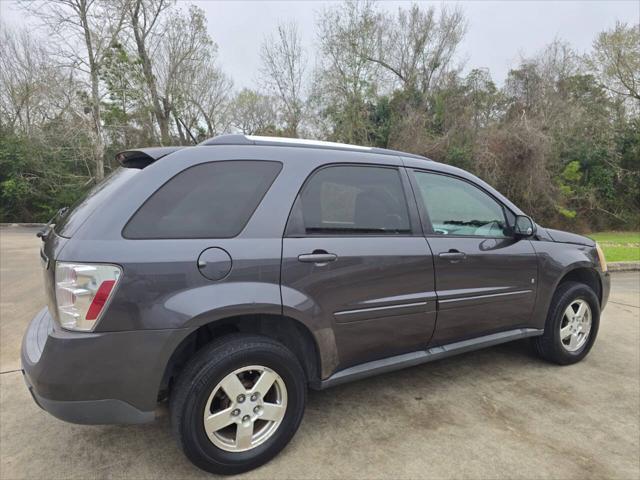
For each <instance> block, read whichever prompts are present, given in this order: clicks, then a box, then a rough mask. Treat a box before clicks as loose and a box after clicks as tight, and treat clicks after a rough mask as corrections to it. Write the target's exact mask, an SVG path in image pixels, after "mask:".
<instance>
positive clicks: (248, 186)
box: [123, 160, 282, 239]
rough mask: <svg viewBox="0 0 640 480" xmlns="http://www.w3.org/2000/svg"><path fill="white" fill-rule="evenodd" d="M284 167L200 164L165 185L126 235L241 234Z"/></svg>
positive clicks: (244, 163) (247, 163) (273, 164)
mask: <svg viewBox="0 0 640 480" xmlns="http://www.w3.org/2000/svg"><path fill="white" fill-rule="evenodd" d="M281 169H282V164H281V163H279V162H267V161H244V160H233V161H224V162H211V163H204V164H200V165H196V166H194V167H191V168H188V169H186V170H184V171H183V172H181V173H179V174H178V175H176V176H175V177H173V178H172V179H171V180H169V181H168V182H167V183H165V184H164V185H163V186H162V187H160V188H159V189H158V190H157V191H156V192H155V193H154V194H153V195H151V197H149V199H148V200H147V201H146V202H145V203H144V204H143V205H142V207H140V209H139V210H138V211H137V212H136V213H135V215H134V216H133V217H132V218H131V220H130V221H129V223H128V224H127V225H126V226H125V228H124V231H123V235H124V237H126V238H134V239H135V238H230V237H235V236H236V235H238V234H239V233H240V232H241V231H242V229H243V228H244V226H245V225H246V224H247V222H248V221H249V218H251V215H252V214H253V212H254V211H255V209H256V208H257V207H258V205H259V204H260V201H261V200H262V197H264V195H265V193H267V190H268V189H269V187H270V186H271V184H272V183H273V181H274V180H275V178H276V177H277V176H278V173H279V172H280V170H281Z"/></svg>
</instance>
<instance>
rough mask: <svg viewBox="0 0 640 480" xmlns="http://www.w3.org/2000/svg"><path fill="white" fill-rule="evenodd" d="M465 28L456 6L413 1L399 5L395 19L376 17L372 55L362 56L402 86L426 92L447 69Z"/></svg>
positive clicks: (368, 50)
mask: <svg viewBox="0 0 640 480" xmlns="http://www.w3.org/2000/svg"><path fill="white" fill-rule="evenodd" d="M465 30H466V22H465V19H464V14H463V13H462V11H461V10H460V9H458V8H455V9H453V10H449V9H447V8H443V9H442V10H441V12H440V15H437V14H436V11H435V8H434V7H429V8H427V9H423V8H422V7H420V6H419V5H417V4H414V5H412V6H411V8H409V9H407V10H405V9H402V8H400V9H399V10H398V14H397V16H396V17H395V18H393V17H391V16H390V15H385V16H380V17H379V18H378V25H377V31H376V32H375V35H374V36H373V37H372V39H371V41H372V42H376V44H377V48H376V52H375V54H372V53H371V52H370V49H366V50H363V51H362V52H361V54H362V56H363V57H364V58H366V59H367V60H370V61H372V62H375V63H377V64H379V65H380V66H381V67H383V68H384V69H385V70H386V71H387V72H388V73H389V74H391V75H392V76H393V77H395V78H396V80H398V81H399V82H400V83H401V85H402V86H403V88H405V89H411V90H415V91H418V92H420V93H422V94H426V93H427V92H428V91H429V90H430V89H431V88H432V87H433V86H434V85H436V84H437V83H438V82H439V81H440V79H442V78H443V77H444V75H445V74H446V73H447V72H448V71H449V70H450V69H451V64H452V61H453V57H454V54H455V52H456V50H457V48H458V46H459V44H460V42H461V41H462V38H463V36H464V33H465Z"/></svg>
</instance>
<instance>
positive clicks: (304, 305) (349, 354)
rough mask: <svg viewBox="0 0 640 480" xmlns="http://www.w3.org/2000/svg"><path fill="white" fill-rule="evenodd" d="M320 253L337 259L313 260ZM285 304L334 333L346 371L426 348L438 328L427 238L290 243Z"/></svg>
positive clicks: (285, 242) (284, 263)
mask: <svg viewBox="0 0 640 480" xmlns="http://www.w3.org/2000/svg"><path fill="white" fill-rule="evenodd" d="M317 250H322V251H326V252H328V253H331V254H334V255H335V256H336V258H335V260H333V261H329V262H324V263H323V262H319V263H308V262H301V261H300V260H299V258H298V257H299V256H300V255H304V254H308V253H312V252H314V251H317ZM282 285H283V289H282V297H283V298H282V302H283V306H284V308H285V313H286V312H287V310H297V311H298V312H300V313H301V314H303V315H304V316H305V317H307V318H309V319H310V320H311V321H312V323H313V324H315V325H317V328H318V329H321V328H331V329H333V331H334V335H335V342H336V348H337V355H338V359H337V363H338V365H339V368H344V367H347V366H350V365H354V364H357V363H362V362H365V361H369V360H373V359H375V358H381V357H384V356H387V355H393V354H397V353H403V352H407V351H411V350H417V349H419V348H421V347H424V346H426V344H427V343H428V341H429V339H430V338H431V335H432V333H433V330H434V327H435V320H436V303H435V292H434V290H435V288H434V277H433V264H432V259H431V252H430V251H429V248H428V246H427V244H426V242H425V240H424V238H422V237H410V236H407V237H393V236H389V237H340V238H331V237H318V238H312V237H311V238H285V239H284V240H283V255H282Z"/></svg>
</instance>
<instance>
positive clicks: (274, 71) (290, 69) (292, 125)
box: [260, 22, 306, 137]
mask: <svg viewBox="0 0 640 480" xmlns="http://www.w3.org/2000/svg"><path fill="white" fill-rule="evenodd" d="M260 58H261V60H262V66H261V68H260V73H261V75H262V81H263V82H264V85H265V87H266V89H267V91H269V92H270V93H271V94H273V95H274V96H276V97H277V98H278V99H279V100H280V103H281V104H282V107H283V110H284V113H283V116H284V124H285V133H286V134H287V135H288V136H291V137H297V136H298V128H299V126H300V122H301V121H302V115H303V108H304V99H303V94H302V87H303V80H304V72H305V69H306V56H305V53H304V51H303V48H302V44H301V39H300V35H299V33H298V26H297V25H296V24H295V23H293V22H291V23H282V24H280V25H278V27H277V31H276V35H275V36H273V35H271V36H268V37H267V38H265V40H264V41H263V42H262V48H261V50H260Z"/></svg>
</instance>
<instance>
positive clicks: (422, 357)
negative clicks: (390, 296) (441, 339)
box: [311, 328, 544, 390]
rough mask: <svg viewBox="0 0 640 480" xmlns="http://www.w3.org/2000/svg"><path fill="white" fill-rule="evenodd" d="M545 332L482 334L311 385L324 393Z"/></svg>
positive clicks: (358, 367)
mask: <svg viewBox="0 0 640 480" xmlns="http://www.w3.org/2000/svg"><path fill="white" fill-rule="evenodd" d="M543 333H544V330H539V329H535V328H517V329H515V330H507V331H505V332H498V333H493V334H491V335H484V336H482V337H478V338H472V339H470V340H463V341H460V342H454V343H450V344H447V345H442V346H439V347H431V348H428V349H426V350H419V351H417V352H410V353H404V354H402V355H396V356H394V357H389V358H383V359H380V360H374V361H372V362H367V363H362V364H360V365H355V366H353V367H350V368H347V369H345V370H340V371H339V372H336V373H334V374H333V375H331V376H330V377H329V378H327V379H325V380H320V381H318V382H315V383H314V384H312V385H311V386H312V388H315V389H318V390H324V389H325V388H329V387H334V386H336V385H341V384H343V383H347V382H351V381H354V380H360V379H363V378H367V377H371V376H373V375H378V374H381V373H387V372H393V371H395V370H401V369H403V368H407V367H413V366H415V365H420V364H422V363H427V362H433V361H435V360H440V359H441V358H446V357H450V356H453V355H457V354H459V353H464V352H470V351H473V350H479V349H481V348H485V347H491V346H493V345H499V344H501V343H506V342H510V341H512V340H518V339H521V338H527V337H535V336H538V335H542V334H543Z"/></svg>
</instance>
